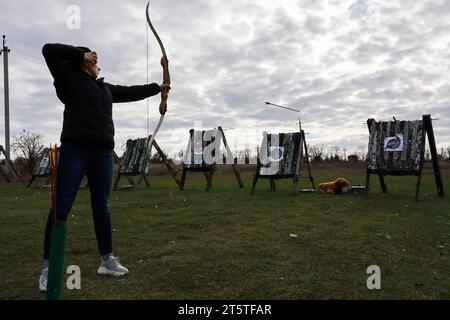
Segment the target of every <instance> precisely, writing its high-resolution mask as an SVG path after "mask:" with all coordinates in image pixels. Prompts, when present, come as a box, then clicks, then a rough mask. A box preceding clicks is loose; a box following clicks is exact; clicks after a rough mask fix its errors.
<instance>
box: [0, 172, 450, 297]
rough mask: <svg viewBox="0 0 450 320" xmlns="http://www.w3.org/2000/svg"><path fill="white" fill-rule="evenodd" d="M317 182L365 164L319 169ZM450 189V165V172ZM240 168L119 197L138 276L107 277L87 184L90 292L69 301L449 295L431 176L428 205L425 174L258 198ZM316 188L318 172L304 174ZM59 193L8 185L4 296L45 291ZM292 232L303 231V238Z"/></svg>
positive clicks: (2, 190)
mask: <svg viewBox="0 0 450 320" xmlns="http://www.w3.org/2000/svg"><path fill="white" fill-rule="evenodd" d="M313 174H314V177H315V181H316V182H324V181H329V180H333V179H335V178H336V177H338V176H344V177H346V178H348V179H349V180H350V181H351V182H352V184H354V185H355V184H358V183H360V184H364V178H365V174H364V172H363V171H362V169H361V168H351V167H331V166H321V167H313ZM443 175H444V182H445V186H446V192H447V194H448V193H449V192H450V183H449V182H450V170H449V169H445V170H444V172H443ZM251 177H252V174H251V173H250V172H248V173H244V174H243V179H244V182H245V184H246V189H244V190H239V188H238V187H237V184H236V182H235V180H234V176H233V175H231V174H223V175H220V174H218V175H216V176H215V179H214V188H213V189H212V190H211V191H210V192H205V183H204V178H203V176H201V175H200V174H188V178H187V181H186V189H185V191H184V192H180V191H178V190H177V188H176V185H175V183H174V182H173V180H171V178H170V177H169V176H155V177H152V178H151V183H152V187H151V189H150V190H149V189H145V188H144V187H141V188H140V189H139V190H138V191H132V190H128V191H119V192H113V193H112V195H111V201H110V206H111V212H112V218H113V229H114V233H113V240H114V248H115V249H114V253H115V254H116V255H118V256H119V257H120V259H121V261H122V262H123V264H124V265H125V266H127V267H128V268H129V269H130V274H129V275H127V276H126V277H123V278H109V277H106V278H105V277H101V276H98V275H96V270H97V268H98V265H99V257H98V255H97V247H96V240H95V236H94V230H93V222H92V218H91V212H90V206H89V192H88V191H86V190H80V191H79V193H78V197H77V200H76V202H75V204H74V207H73V209H72V211H71V214H70V219H69V222H68V243H67V252H66V266H68V265H79V266H80V267H81V273H82V283H81V286H82V289H81V290H78V291H77V290H73V291H70V290H68V289H66V288H65V289H64V290H63V298H64V299H449V298H450V261H449V253H450V201H449V199H448V197H446V198H439V197H437V195H436V191H435V186H434V181H433V176H432V175H425V176H424V178H423V180H422V182H423V185H422V189H421V197H420V201H419V202H414V194H415V181H416V180H415V178H414V177H387V179H386V181H387V184H388V188H389V193H388V194H382V193H381V191H380V187H379V185H378V180H377V179H375V177H374V178H372V191H371V192H370V194H369V196H368V198H364V197H362V196H355V195H345V196H329V195H328V196H325V195H318V194H298V195H295V196H293V195H291V194H290V192H289V190H290V181H287V180H286V181H282V182H279V183H278V190H277V191H276V192H271V191H269V185H268V182H267V181H260V182H259V183H258V186H257V189H256V193H255V194H254V195H251V194H250V191H249V186H250V183H251ZM301 186H302V187H308V184H307V180H302V181H301ZM49 204H50V197H49V189H37V188H30V189H26V188H25V187H23V185H19V184H6V183H0V256H1V264H0V266H1V267H0V268H1V275H2V276H1V277H0V288H1V290H0V298H1V299H44V298H45V295H43V294H41V293H39V292H38V290H37V288H38V286H37V284H38V283H37V280H38V277H39V274H40V271H41V267H42V261H41V254H42V249H41V247H42V242H43V231H44V224H45V220H46V216H47V213H48V207H49ZM291 234H295V235H297V237H292V236H291ZM370 265H378V266H380V268H381V279H382V280H381V281H382V283H381V285H382V289H381V290H373V291H371V290H368V289H367V287H366V280H367V278H368V276H369V275H368V274H367V273H366V269H367V267H368V266H370Z"/></svg>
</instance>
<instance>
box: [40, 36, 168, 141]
mask: <svg viewBox="0 0 450 320" xmlns="http://www.w3.org/2000/svg"><path fill="white" fill-rule="evenodd" d="M42 53H43V55H44V57H45V61H46V62H47V65H48V68H49V69H50V72H51V74H52V76H53V78H54V80H55V81H54V83H53V84H54V86H55V88H56V94H57V96H58V98H59V100H61V102H62V103H64V105H65V110H64V123H63V130H62V134H61V142H79V143H83V144H95V145H99V146H105V147H110V148H114V123H113V118H112V104H113V103H115V102H131V101H138V100H142V99H145V98H148V97H150V96H153V95H156V94H158V93H159V92H160V88H159V85H158V84H156V83H152V84H149V85H141V86H130V87H125V86H117V85H112V84H109V83H106V82H104V81H103V78H100V79H94V78H93V77H91V76H89V75H88V74H86V73H84V72H82V71H81V65H82V62H83V60H84V52H83V51H82V50H81V49H78V48H76V47H73V46H69V45H64V44H46V45H45V46H44V47H43V49H42Z"/></svg>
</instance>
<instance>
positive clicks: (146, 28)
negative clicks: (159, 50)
mask: <svg viewBox="0 0 450 320" xmlns="http://www.w3.org/2000/svg"><path fill="white" fill-rule="evenodd" d="M145 30H146V35H147V84H148V27H147V24H145ZM146 100H147V137H148V136H149V134H150V133H149V123H148V118H149V98H147V99H146Z"/></svg>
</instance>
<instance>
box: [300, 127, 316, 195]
mask: <svg viewBox="0 0 450 320" xmlns="http://www.w3.org/2000/svg"><path fill="white" fill-rule="evenodd" d="M302 136H303V144H304V147H305V157H306V166H307V167H308V175H309V181H310V182H311V185H312V188H313V189H316V187H315V186H314V178H313V176H312V174H311V167H310V163H309V153H308V146H307V145H306V139H305V132H304V131H302Z"/></svg>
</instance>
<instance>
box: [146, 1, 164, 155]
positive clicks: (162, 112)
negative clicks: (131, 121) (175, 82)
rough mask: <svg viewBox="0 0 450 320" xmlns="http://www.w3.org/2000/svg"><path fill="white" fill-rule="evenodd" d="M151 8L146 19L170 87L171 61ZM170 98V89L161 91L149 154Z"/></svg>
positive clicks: (148, 4)
mask: <svg viewBox="0 0 450 320" xmlns="http://www.w3.org/2000/svg"><path fill="white" fill-rule="evenodd" d="M149 7H150V2H149V3H147V8H146V18H147V23H148V26H149V27H150V29H151V30H152V32H153V34H154V36H155V38H156V40H157V41H158V44H159V46H160V48H161V52H162V58H161V66H162V68H163V84H166V85H170V73H169V59H168V58H167V54H166V49H165V48H164V45H163V43H162V41H161V38H160V37H159V35H158V33H157V32H156V30H155V28H154V27H153V24H152V21H151V20H150V14H149ZM168 98H169V90H168V89H163V90H161V102H160V104H159V113H160V114H161V116H160V118H159V121H158V125H157V126H156V129H155V130H154V131H153V134H152V135H151V137H150V141H149V154H151V150H152V146H153V141H154V140H155V136H156V135H157V134H158V131H159V129H160V128H161V125H162V123H163V120H164V115H165V114H166V111H167V99H168Z"/></svg>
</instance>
